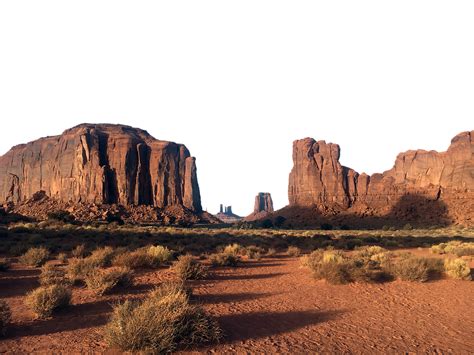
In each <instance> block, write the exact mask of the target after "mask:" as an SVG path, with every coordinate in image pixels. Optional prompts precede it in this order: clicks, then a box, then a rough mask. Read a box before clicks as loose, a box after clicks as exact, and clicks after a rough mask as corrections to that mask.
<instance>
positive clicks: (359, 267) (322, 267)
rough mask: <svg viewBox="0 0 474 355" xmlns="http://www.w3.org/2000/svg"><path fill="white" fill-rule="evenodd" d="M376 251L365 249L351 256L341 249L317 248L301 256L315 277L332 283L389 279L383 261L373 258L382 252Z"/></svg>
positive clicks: (302, 261) (303, 262)
mask: <svg viewBox="0 0 474 355" xmlns="http://www.w3.org/2000/svg"><path fill="white" fill-rule="evenodd" d="M378 251H380V250H377V252H378ZM375 252H376V251H375V250H374V251H373V252H367V251H363V252H362V253H360V254H359V255H356V256H355V257H352V258H351V257H348V256H346V255H345V254H344V253H343V252H341V251H331V250H328V251H323V250H315V251H314V252H312V253H311V254H309V255H305V256H303V257H301V259H300V261H301V265H302V266H304V267H307V268H309V269H310V270H311V271H312V273H313V277H314V278H315V279H318V280H319V279H325V280H326V281H327V282H329V283H331V284H336V285H339V284H347V283H350V282H369V283H372V282H384V281H388V280H390V279H391V276H390V274H389V273H388V272H387V271H386V270H385V269H384V268H383V266H382V263H381V262H380V261H378V260H372V259H371V257H372V256H373V255H379V254H380V253H377V254H374V253H375ZM372 254H373V255H372ZM360 255H363V256H364V257H361V256H360ZM371 255H372V256H371Z"/></svg>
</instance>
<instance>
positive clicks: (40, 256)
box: [20, 247, 49, 267]
mask: <svg viewBox="0 0 474 355" xmlns="http://www.w3.org/2000/svg"><path fill="white" fill-rule="evenodd" d="M48 259H49V251H48V249H46V248H44V247H39V248H30V249H28V251H27V252H26V253H25V254H23V255H22V256H21V257H20V262H21V263H22V264H25V265H28V266H34V267H38V266H42V265H44V264H45V263H46V261H48Z"/></svg>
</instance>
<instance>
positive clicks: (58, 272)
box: [39, 264, 71, 286]
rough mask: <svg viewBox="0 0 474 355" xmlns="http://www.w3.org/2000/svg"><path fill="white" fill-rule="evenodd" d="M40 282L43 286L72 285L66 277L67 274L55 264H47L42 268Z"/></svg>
mask: <svg viewBox="0 0 474 355" xmlns="http://www.w3.org/2000/svg"><path fill="white" fill-rule="evenodd" d="M39 281H40V284H41V286H49V285H70V284H71V280H70V279H69V278H67V277H66V272H65V271H64V270H63V269H60V268H58V267H57V266H55V265H53V264H45V265H43V266H42V267H41V274H40V276H39Z"/></svg>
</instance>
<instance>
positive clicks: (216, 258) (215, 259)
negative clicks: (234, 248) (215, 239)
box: [209, 253, 240, 267]
mask: <svg viewBox="0 0 474 355" xmlns="http://www.w3.org/2000/svg"><path fill="white" fill-rule="evenodd" d="M209 261H210V262H211V265H212V266H214V267H217V266H232V267H236V266H237V265H239V263H240V256H238V255H235V254H227V253H217V254H211V255H210V256H209Z"/></svg>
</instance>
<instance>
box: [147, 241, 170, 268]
mask: <svg viewBox="0 0 474 355" xmlns="http://www.w3.org/2000/svg"><path fill="white" fill-rule="evenodd" d="M147 252H148V255H149V256H150V257H151V262H152V265H154V266H160V265H162V264H165V263H167V262H169V261H171V259H172V257H173V252H172V251H171V250H169V249H168V248H167V247H163V246H161V245H152V246H150V247H149V248H148V250H147Z"/></svg>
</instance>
